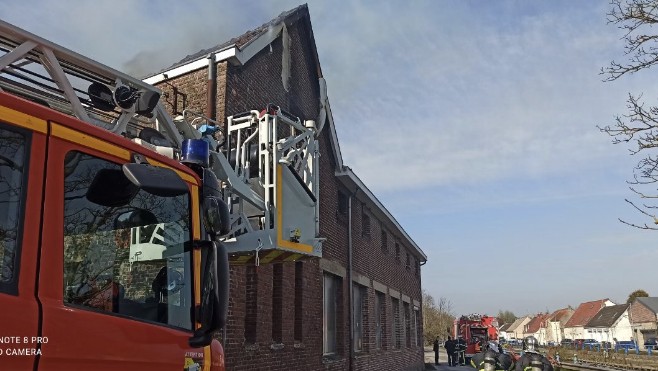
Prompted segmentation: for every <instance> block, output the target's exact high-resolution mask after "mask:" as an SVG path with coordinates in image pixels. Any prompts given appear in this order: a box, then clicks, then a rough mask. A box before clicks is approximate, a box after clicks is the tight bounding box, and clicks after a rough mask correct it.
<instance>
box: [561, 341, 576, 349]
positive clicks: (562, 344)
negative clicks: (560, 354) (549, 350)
mask: <svg viewBox="0 0 658 371" xmlns="http://www.w3.org/2000/svg"><path fill="white" fill-rule="evenodd" d="M560 345H561V346H563V347H572V346H573V345H574V341H573V339H562V341H560Z"/></svg>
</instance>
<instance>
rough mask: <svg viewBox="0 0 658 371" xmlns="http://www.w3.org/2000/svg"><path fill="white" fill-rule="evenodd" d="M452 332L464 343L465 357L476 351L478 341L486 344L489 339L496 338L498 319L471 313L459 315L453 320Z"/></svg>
mask: <svg viewBox="0 0 658 371" xmlns="http://www.w3.org/2000/svg"><path fill="white" fill-rule="evenodd" d="M453 334H454V335H455V338H456V339H459V338H461V339H462V340H464V342H465V343H466V354H465V355H466V358H467V359H468V358H470V357H472V356H473V355H474V354H475V353H477V352H476V344H477V343H478V341H480V342H481V344H482V345H483V346H486V344H487V342H488V341H489V340H498V320H497V319H496V317H490V316H487V315H479V314H471V315H468V316H461V317H460V318H458V319H456V320H455V321H454V327H453Z"/></svg>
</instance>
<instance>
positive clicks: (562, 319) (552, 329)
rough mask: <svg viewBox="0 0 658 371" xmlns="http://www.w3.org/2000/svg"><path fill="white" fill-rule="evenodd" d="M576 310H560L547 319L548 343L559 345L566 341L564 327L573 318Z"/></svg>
mask: <svg viewBox="0 0 658 371" xmlns="http://www.w3.org/2000/svg"><path fill="white" fill-rule="evenodd" d="M573 313H574V310H573V309H572V308H571V307H569V308H562V309H558V310H556V311H555V312H553V313H551V314H550V315H549V316H548V318H547V319H546V342H547V343H548V342H551V341H552V342H556V343H559V342H561V341H562V339H564V325H565V324H566V323H567V321H568V320H569V319H570V318H571V316H573Z"/></svg>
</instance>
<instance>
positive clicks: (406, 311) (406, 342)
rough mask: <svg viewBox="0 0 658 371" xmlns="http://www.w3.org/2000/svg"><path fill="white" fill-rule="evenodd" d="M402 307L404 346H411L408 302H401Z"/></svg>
mask: <svg viewBox="0 0 658 371" xmlns="http://www.w3.org/2000/svg"><path fill="white" fill-rule="evenodd" d="M402 306H403V309H404V323H403V326H404V328H403V332H404V346H405V347H410V346H411V312H410V311H409V303H406V302H405V303H403V304H402Z"/></svg>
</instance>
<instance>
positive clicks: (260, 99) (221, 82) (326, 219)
mask: <svg viewBox="0 0 658 371" xmlns="http://www.w3.org/2000/svg"><path fill="white" fill-rule="evenodd" d="M303 23H304V22H296V23H294V24H293V25H291V26H288V33H289V37H290V40H291V43H290V47H291V48H290V51H291V54H290V56H291V67H292V68H291V73H290V80H289V81H290V89H289V91H286V90H285V89H284V86H283V83H282V79H281V71H282V70H281V67H282V51H283V44H282V41H281V37H278V38H277V39H275V40H274V41H273V42H272V44H271V45H270V47H265V48H264V49H263V50H261V51H260V52H259V53H257V54H256V55H255V56H254V57H253V58H252V59H250V60H249V61H248V62H247V63H246V64H245V65H243V66H234V65H232V64H230V63H227V62H219V63H218V68H217V72H218V77H217V97H218V99H217V118H218V121H220V122H224V121H225V118H226V117H227V116H230V115H232V114H235V113H239V112H244V111H248V110H251V109H259V110H260V109H263V108H264V107H265V105H266V104H267V103H273V104H275V105H279V106H280V107H281V108H282V109H284V110H286V111H288V112H290V113H292V114H293V115H296V116H299V117H300V118H301V119H302V120H305V119H312V120H317V115H318V113H319V85H318V75H317V71H316V69H315V64H314V63H315V62H314V60H313V58H312V55H311V52H310V50H312V49H311V45H309V42H308V41H307V40H308V36H309V35H308V34H307V32H308V30H307V29H306V26H305V25H304V24H303ZM207 78H208V73H207V70H206V69H201V70H197V71H193V72H191V73H188V74H186V75H183V76H180V77H177V78H176V79H172V80H170V81H168V82H167V83H160V84H159V85H158V87H159V88H160V89H162V90H163V92H166V93H168V94H169V97H170V98H169V99H165V101H166V102H168V103H165V105H166V106H167V109H169V110H170V112H171V111H173V99H172V98H171V97H173V95H172V94H173V87H172V85H173V86H176V87H177V88H178V89H179V91H180V92H182V93H184V94H186V97H187V108H188V109H192V110H195V111H198V112H205V111H206V109H205V105H206V91H207V90H206V89H207ZM179 107H180V103H179ZM342 124H343V125H349V124H351V123H342ZM327 128H328V124H325V128H324V130H323V131H322V133H321V134H320V136H319V138H318V141H319V147H320V151H321V156H320V197H319V202H320V235H321V237H325V238H327V240H326V241H325V242H324V243H323V258H322V259H312V260H307V261H304V262H303V263H297V264H301V267H303V268H302V277H301V279H302V282H303V290H302V292H301V295H302V300H301V302H300V301H299V300H298V301H297V304H295V303H296V301H295V280H296V278H297V275H296V268H295V264H296V263H284V264H283V267H282V273H281V274H282V276H283V289H282V293H281V295H283V298H282V300H281V303H282V308H278V309H277V308H275V307H274V306H273V285H272V282H273V277H274V272H273V265H263V266H260V267H255V268H254V267H240V266H231V268H230V269H231V272H230V276H231V282H230V295H229V297H230V298H229V319H228V327H227V336H226V339H224V340H223V341H222V343H223V345H224V348H225V353H226V362H227V369H231V370H254V369H269V370H312V369H326V370H344V369H348V368H349V354H350V348H349V347H350V344H349V335H350V334H349V331H350V323H349V320H350V319H349V315H348V313H349V300H348V299H349V296H348V295H349V294H348V293H349V284H348V277H347V275H346V274H345V272H346V270H347V266H348V248H347V247H348V242H347V241H348V239H347V236H348V233H347V232H348V231H347V229H348V227H347V218H346V217H345V216H339V213H338V192H339V190H341V191H343V192H346V190H345V189H344V187H343V186H342V185H341V183H340V182H339V181H338V179H337V178H336V177H335V176H334V173H335V171H336V168H335V166H336V164H335V163H334V161H333V155H332V154H331V153H329V152H328V150H329V149H330V148H331V142H330V140H329V138H330V136H329V133H330V131H329V130H328V129H327ZM363 211H364V209H363V204H362V203H361V202H360V201H358V200H356V198H355V199H354V200H353V205H352V222H353V238H354V240H353V242H354V272H355V277H354V279H355V281H356V282H358V283H359V284H361V285H364V286H365V287H366V292H367V295H366V299H365V308H364V311H365V312H364V320H365V328H364V346H363V348H364V349H363V352H359V353H357V355H356V357H355V359H354V360H353V365H354V367H355V368H358V369H362V370H369V369H373V370H381V369H422V367H424V363H423V348H422V344H421V345H420V346H416V345H415V339H414V338H413V337H418V338H419V339H422V324H421V323H422V320H421V318H422V314H421V312H420V307H421V305H420V301H421V297H422V296H421V287H420V269H419V267H418V268H417V267H416V265H415V264H417V261H416V260H412V261H413V262H414V263H415V264H414V263H412V264H410V267H409V268H408V269H407V267H406V254H407V251H408V250H407V249H408V246H404V244H403V243H402V242H401V241H400V250H401V253H400V255H401V259H400V260H399V261H398V260H396V259H395V257H394V243H395V241H396V239H395V238H394V237H393V236H392V235H390V234H389V236H388V249H387V251H386V253H383V250H382V247H381V229H380V225H381V224H380V222H379V221H378V220H377V219H376V218H374V216H373V217H371V234H370V237H369V238H366V237H365V236H362V224H361V223H362V213H363ZM365 212H366V213H368V210H367V208H366V209H365ZM389 232H390V231H389ZM416 268H417V269H416ZM323 272H328V273H332V274H337V273H338V274H339V275H340V274H341V272H342V276H341V278H342V281H341V282H342V286H341V287H340V289H339V295H340V300H338V301H337V305H338V311H337V313H338V316H339V318H338V319H337V326H338V329H337V348H338V350H337V355H336V356H332V357H323V355H322V349H323V324H322V321H323V318H322V313H323V306H322V297H323ZM377 290H378V291H381V292H383V293H384V294H385V311H384V314H383V317H384V319H385V323H384V339H383V348H382V349H380V350H377V349H375V335H374V328H375V318H374V302H375V292H376V291H377ZM392 298H396V299H398V300H397V303H398V305H399V308H398V309H397V310H395V311H394V308H393V306H392V305H393V303H394V301H393V300H392ZM253 305H255V308H254V309H252V310H248V308H251V307H253ZM296 305H301V308H296ZM414 306H417V307H418V309H419V311H418V312H417V313H418V314H419V316H418V319H417V323H418V326H419V328H412V327H413V322H414V318H413V313H414V311H413V308H414ZM295 309H297V312H298V313H299V312H300V309H301V313H303V315H302V318H301V319H300V318H295V313H296V311H295ZM273 310H279V312H280V313H281V314H282V315H281V321H282V322H281V328H282V338H281V342H276V341H273V337H272V335H273V328H274V323H273V317H272V311H273ZM405 311H406V312H407V313H406V314H405ZM394 313H397V314H398V316H399V319H400V321H399V325H400V328H399V333H400V336H403V337H404V338H403V339H402V348H400V349H394V344H393V342H392V339H391V334H392V331H391V330H392V329H391V327H392V324H393V315H394ZM296 321H297V322H299V321H301V323H302V326H301V327H302V340H301V341H296V340H295V333H294V327H295V322H296ZM248 322H249V323H254V324H255V325H254V326H255V329H254V328H252V332H254V331H255V332H254V333H253V334H251V333H249V330H247V329H246V326H245V325H246V324H247V323H248Z"/></svg>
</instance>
